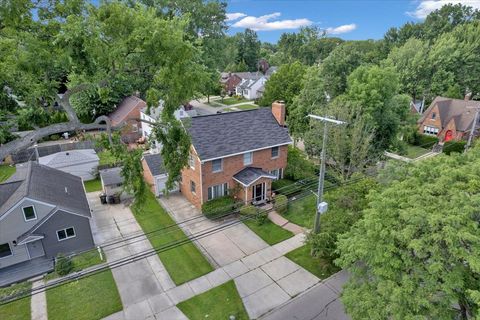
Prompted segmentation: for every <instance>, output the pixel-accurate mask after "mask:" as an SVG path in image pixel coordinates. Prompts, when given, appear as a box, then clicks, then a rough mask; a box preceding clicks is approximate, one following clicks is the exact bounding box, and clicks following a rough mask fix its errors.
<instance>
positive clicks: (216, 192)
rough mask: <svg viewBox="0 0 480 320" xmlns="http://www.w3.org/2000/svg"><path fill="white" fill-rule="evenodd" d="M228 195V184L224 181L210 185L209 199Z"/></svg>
mask: <svg viewBox="0 0 480 320" xmlns="http://www.w3.org/2000/svg"><path fill="white" fill-rule="evenodd" d="M226 195H228V184H227V183H222V184H217V185H216V186H211V187H208V200H212V199H215V198H219V197H223V196H226Z"/></svg>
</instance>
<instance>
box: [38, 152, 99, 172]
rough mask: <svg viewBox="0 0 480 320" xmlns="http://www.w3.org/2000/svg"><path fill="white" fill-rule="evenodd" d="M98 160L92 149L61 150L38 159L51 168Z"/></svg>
mask: <svg viewBox="0 0 480 320" xmlns="http://www.w3.org/2000/svg"><path fill="white" fill-rule="evenodd" d="M99 160H100V159H99V158H98V156H97V153H96V152H95V150H94V149H79V150H69V151H62V152H57V153H54V154H50V155H48V156H45V157H40V158H39V159H38V161H39V162H40V164H43V165H46V166H49V167H51V168H64V167H69V166H73V165H80V164H84V163H90V162H98V161H99Z"/></svg>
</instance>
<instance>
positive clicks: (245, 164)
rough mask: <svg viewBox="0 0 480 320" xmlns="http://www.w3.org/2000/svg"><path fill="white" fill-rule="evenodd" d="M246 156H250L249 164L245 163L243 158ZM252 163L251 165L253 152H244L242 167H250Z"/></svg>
mask: <svg viewBox="0 0 480 320" xmlns="http://www.w3.org/2000/svg"><path fill="white" fill-rule="evenodd" d="M247 154H249V155H251V156H250V162H248V163H245V156H246V155H247ZM252 163H253V151H250V152H245V153H244V154H243V165H244V166H249V165H251V164H252Z"/></svg>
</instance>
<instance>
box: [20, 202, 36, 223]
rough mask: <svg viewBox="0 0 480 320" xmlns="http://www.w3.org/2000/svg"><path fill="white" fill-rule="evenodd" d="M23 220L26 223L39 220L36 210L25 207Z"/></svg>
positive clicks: (31, 207)
mask: <svg viewBox="0 0 480 320" xmlns="http://www.w3.org/2000/svg"><path fill="white" fill-rule="evenodd" d="M22 209H23V218H24V219H25V221H31V220H35V219H37V214H36V213H35V208H34V207H33V206H28V207H23V208H22Z"/></svg>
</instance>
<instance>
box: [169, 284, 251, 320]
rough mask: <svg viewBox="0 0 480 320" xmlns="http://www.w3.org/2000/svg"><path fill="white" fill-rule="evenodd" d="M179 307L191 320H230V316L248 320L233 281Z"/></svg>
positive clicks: (180, 304) (237, 319)
mask: <svg viewBox="0 0 480 320" xmlns="http://www.w3.org/2000/svg"><path fill="white" fill-rule="evenodd" d="M177 307H178V308H179V309H180V310H181V311H182V312H183V313H184V314H185V315H186V316H187V318H189V319H191V320H197V319H198V320H200V319H229V318H230V316H234V317H235V320H243V319H245V320H246V319H248V314H247V311H246V310H245V307H244V306H243V303H242V299H241V298H240V295H239V294H238V291H237V287H236V286H235V283H234V282H233V280H230V281H228V282H226V283H224V284H222V285H221V286H218V287H215V288H213V289H210V290H209V291H207V292H204V293H202V294H199V295H198V296H195V297H193V298H191V299H189V300H186V301H184V302H181V303H179V304H178V305H177Z"/></svg>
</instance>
